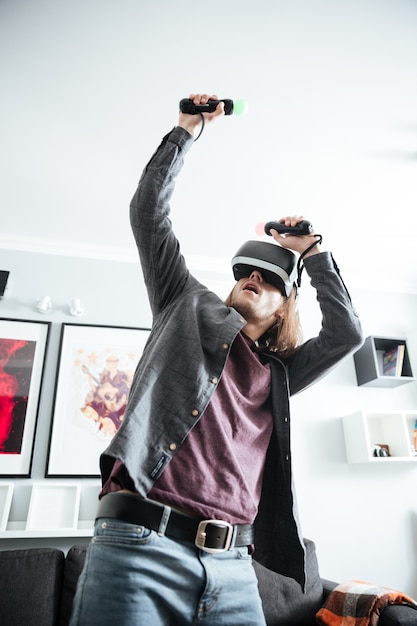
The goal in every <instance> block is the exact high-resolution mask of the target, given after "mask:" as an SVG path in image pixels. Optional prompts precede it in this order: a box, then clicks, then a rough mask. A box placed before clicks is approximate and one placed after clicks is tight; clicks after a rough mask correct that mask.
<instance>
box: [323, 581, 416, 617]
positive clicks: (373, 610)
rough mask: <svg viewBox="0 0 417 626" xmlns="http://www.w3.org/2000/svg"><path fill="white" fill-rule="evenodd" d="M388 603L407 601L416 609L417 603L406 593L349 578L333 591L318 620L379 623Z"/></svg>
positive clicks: (407, 603)
mask: <svg viewBox="0 0 417 626" xmlns="http://www.w3.org/2000/svg"><path fill="white" fill-rule="evenodd" d="M388 604H406V605H408V606H411V607H413V608H415V609H416V610H417V602H415V600H413V599H412V598H410V597H409V596H407V595H406V594H404V593H401V592H399V591H394V590H393V589H388V588H386V587H374V586H373V585H371V584H369V583H366V582H362V581H359V580H350V581H348V582H346V583H343V584H341V585H338V586H337V587H336V588H335V589H334V590H333V591H332V592H331V593H330V595H329V597H328V598H327V600H326V602H325V603H324V605H323V607H322V608H321V609H320V610H319V612H318V613H317V614H316V622H317V624H320V625H321V626H376V625H377V624H378V620H379V616H380V615H381V611H382V610H383V609H384V608H385V607H386V606H388ZM416 617H417V612H416Z"/></svg>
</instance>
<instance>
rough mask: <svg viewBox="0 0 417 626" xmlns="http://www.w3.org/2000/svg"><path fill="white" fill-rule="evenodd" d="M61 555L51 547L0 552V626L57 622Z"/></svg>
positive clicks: (34, 625) (52, 625) (61, 566)
mask: <svg viewBox="0 0 417 626" xmlns="http://www.w3.org/2000/svg"><path fill="white" fill-rule="evenodd" d="M64 558H65V557H64V553H63V552H62V551H61V550H57V549H55V548H28V549H27V550H23V549H20V550H4V551H3V552H0V623H1V625H2V626H22V624H24V626H40V625H41V624H42V626H56V625H57V624H58V615H59V603H60V597H61V584H62V577H63V572H64Z"/></svg>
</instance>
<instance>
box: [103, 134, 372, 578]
mask: <svg viewBox="0 0 417 626" xmlns="http://www.w3.org/2000/svg"><path fill="white" fill-rule="evenodd" d="M193 141H194V140H193V138H192V137H191V135H190V134H189V133H187V132H186V131H185V130H183V129H181V128H179V127H176V128H174V130H173V131H171V132H170V133H169V134H168V135H166V137H164V139H163V141H162V143H161V145H160V146H159V148H158V149H157V151H156V152H155V154H154V155H153V157H152V158H151V160H150V162H149V163H148V165H147V166H146V168H145V170H144V172H143V174H142V177H141V179H140V182H139V186H138V189H137V191H136V193H135V195H134V197H133V199H132V202H131V224H132V229H133V233H134V236H135V239H136V242H137V246H138V250H139V255H140V261H141V265H142V270H143V276H144V279H145V283H146V286H147V290H148V295H149V301H150V305H151V309H152V313H153V324H152V330H151V333H150V336H149V339H148V342H147V345H146V347H145V350H144V353H143V356H142V358H141V359H140V362H139V364H138V367H137V370H136V373H135V376H134V380H133V383H132V386H131V391H130V398H129V403H128V406H127V409H126V413H125V418H124V421H123V423H122V426H121V427H120V429H119V431H118V432H117V434H116V436H115V437H114V438H113V440H112V442H111V443H110V445H109V447H108V448H107V450H106V451H105V453H104V454H103V455H102V457H101V469H102V477H103V481H106V480H107V478H108V476H109V474H110V472H111V468H112V466H113V463H114V459H120V460H121V461H123V463H124V464H125V466H126V467H127V470H128V472H129V474H130V476H131V477H132V479H133V481H134V483H135V486H136V489H137V491H138V492H139V494H141V495H143V496H146V495H147V493H148V492H149V491H150V489H151V487H152V485H153V483H154V481H155V479H156V478H157V477H158V476H159V475H160V474H161V472H163V470H164V468H165V467H166V465H167V463H168V462H169V461H170V459H172V457H173V456H174V454H175V452H176V450H178V449H179V447H180V446H181V443H182V442H183V441H184V439H185V438H186V437H187V435H188V433H189V432H190V430H191V429H192V428H193V426H194V425H195V423H196V422H197V421H198V419H199V418H200V417H201V415H202V414H203V413H204V410H205V408H206V406H207V404H208V403H209V401H210V398H211V396H212V394H213V392H214V390H215V389H216V385H217V383H218V381H219V380H220V377H221V375H222V371H223V368H224V365H225V362H226V359H227V356H228V354H229V351H230V347H231V345H232V343H233V340H234V339H235V337H236V335H237V334H238V333H239V331H240V330H241V329H242V328H244V326H245V320H244V319H243V318H242V317H241V316H240V315H239V313H237V311H235V310H234V309H232V308H228V307H227V306H226V305H225V304H224V303H223V302H222V301H221V299H220V298H219V297H218V296H217V295H216V294H214V293H213V292H211V291H209V290H208V289H207V288H206V287H205V286H204V285H202V284H201V283H200V282H199V281H198V280H196V279H195V278H194V277H193V276H192V275H191V274H190V273H189V271H188V269H187V267H186V264H185V261H184V258H183V256H182V255H181V252H180V248H179V244H178V241H177V239H176V237H175V235H174V233H173V230H172V226H171V221H170V219H169V212H170V206H169V201H170V198H171V195H172V192H173V190H174V186H175V178H176V176H177V175H178V173H179V172H180V170H181V168H182V165H183V161H184V156H185V154H186V152H187V151H188V150H189V149H190V147H191V146H192V144H193ZM305 268H306V270H307V272H308V274H309V276H310V278H311V284H312V286H313V287H314V288H315V289H316V290H317V298H318V301H319V303H320V307H321V310H322V315H323V322H322V329H321V331H320V333H319V335H318V337H316V338H314V339H310V340H309V341H307V342H305V343H304V344H303V345H302V347H301V348H300V349H299V350H298V351H297V352H296V353H295V354H294V355H293V356H292V357H291V358H289V359H288V360H286V361H285V362H283V361H281V360H280V359H279V358H277V357H276V356H275V355H274V354H273V353H271V354H267V355H266V357H267V358H268V359H270V362H271V393H272V405H273V419H274V432H273V435H272V438H271V443H270V446H269V450H268V453H267V459H266V465H265V473H264V482H263V491H262V497H261V502H260V506H259V513H258V516H257V519H256V522H255V554H254V558H256V559H257V560H258V561H260V562H261V563H262V564H263V565H265V566H266V567H268V568H269V569H272V570H274V571H277V572H280V573H281V574H284V575H285V576H290V577H292V578H294V579H296V580H297V581H298V582H299V583H300V584H301V585H302V586H304V583H305V574H304V571H305V568H304V556H305V550H304V545H303V541H302V536H301V532H300V528H299V523H298V516H297V512H296V502H295V495H294V491H293V485H292V474H291V452H290V421H289V396H290V394H294V393H297V392H299V391H301V390H302V389H305V388H306V387H307V386H309V385H310V384H312V383H313V382H315V381H316V380H317V379H318V378H320V377H321V376H323V375H324V374H325V373H326V372H328V371H329V370H330V369H331V368H332V367H334V366H335V365H336V364H337V363H338V362H339V361H340V360H341V359H342V358H343V357H345V356H346V355H347V354H349V353H351V352H352V351H353V350H354V349H356V348H357V347H358V346H359V345H360V343H361V341H362V333H361V328H360V323H359V320H358V318H357V315H356V313H355V311H354V309H353V307H352V304H351V300H350V297H349V294H348V292H347V291H346V288H345V287H344V284H343V282H342V280H341V279H340V276H339V273H338V271H337V268H336V266H335V264H334V262H333V259H332V257H331V255H330V254H328V253H321V254H318V255H314V256H311V257H308V258H307V259H305Z"/></svg>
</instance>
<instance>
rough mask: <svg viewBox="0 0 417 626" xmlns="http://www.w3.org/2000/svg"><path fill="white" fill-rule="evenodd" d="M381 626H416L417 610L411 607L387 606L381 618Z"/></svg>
mask: <svg viewBox="0 0 417 626" xmlns="http://www.w3.org/2000/svg"><path fill="white" fill-rule="evenodd" d="M378 623H379V624H380V626H416V624H417V610H416V609H414V608H412V607H411V606H401V605H391V606H387V607H386V608H385V609H384V610H383V611H382V612H381V617H380V618H379V622H378Z"/></svg>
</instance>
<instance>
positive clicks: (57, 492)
mask: <svg viewBox="0 0 417 626" xmlns="http://www.w3.org/2000/svg"><path fill="white" fill-rule="evenodd" d="M80 491H81V489H80V485H79V484H69V483H62V484H58V483H53V484H45V483H35V484H34V485H33V487H32V493H31V497H30V503H29V512H28V518H27V521H26V530H27V531H38V530H39V531H46V530H49V531H57V530H60V531H71V530H72V531H74V530H77V527H78V513H79V508H80Z"/></svg>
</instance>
